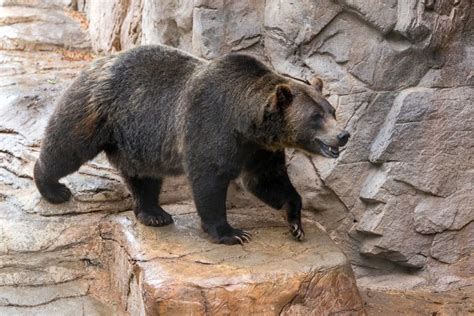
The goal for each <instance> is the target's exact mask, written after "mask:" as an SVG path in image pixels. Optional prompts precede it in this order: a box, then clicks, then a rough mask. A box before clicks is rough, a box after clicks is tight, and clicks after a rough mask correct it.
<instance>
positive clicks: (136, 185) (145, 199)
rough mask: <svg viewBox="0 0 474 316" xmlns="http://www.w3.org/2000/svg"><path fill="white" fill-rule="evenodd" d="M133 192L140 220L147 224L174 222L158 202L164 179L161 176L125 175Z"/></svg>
mask: <svg viewBox="0 0 474 316" xmlns="http://www.w3.org/2000/svg"><path fill="white" fill-rule="evenodd" d="M124 179H125V182H126V183H127V186H128V188H129V190H130V192H131V193H132V196H133V199H134V202H135V208H134V213H135V216H136V217H137V219H138V221H139V222H141V223H142V224H144V225H146V226H166V225H169V224H171V223H173V218H172V217H171V215H170V214H168V213H167V212H166V211H165V210H163V209H162V208H161V207H160V206H159V203H158V196H159V194H160V191H161V185H162V182H163V180H162V179H160V178H139V177H129V176H124Z"/></svg>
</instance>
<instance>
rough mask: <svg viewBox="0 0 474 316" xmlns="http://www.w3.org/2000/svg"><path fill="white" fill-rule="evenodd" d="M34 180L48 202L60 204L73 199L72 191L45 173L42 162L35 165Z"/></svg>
mask: <svg viewBox="0 0 474 316" xmlns="http://www.w3.org/2000/svg"><path fill="white" fill-rule="evenodd" d="M34 179H35V184H36V187H37V188H38V191H39V192H40V193H41V195H42V196H43V197H44V198H45V199H46V200H47V201H48V202H50V203H53V204H59V203H64V202H67V201H69V199H70V198H71V195H72V194H71V191H70V190H69V189H68V188H67V187H66V186H65V185H64V184H62V183H60V182H59V181H58V179H55V178H51V177H49V176H48V175H47V174H46V173H45V172H44V167H42V166H41V162H40V161H37V162H36V164H35V167H34Z"/></svg>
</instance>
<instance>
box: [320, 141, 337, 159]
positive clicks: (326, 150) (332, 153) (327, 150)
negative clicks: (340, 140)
mask: <svg viewBox="0 0 474 316" xmlns="http://www.w3.org/2000/svg"><path fill="white" fill-rule="evenodd" d="M319 143H320V146H319V148H321V153H322V154H323V156H325V157H328V158H337V157H339V147H333V146H329V145H327V144H325V143H324V142H322V141H319Z"/></svg>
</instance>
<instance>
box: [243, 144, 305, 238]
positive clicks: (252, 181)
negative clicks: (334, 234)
mask: <svg viewBox="0 0 474 316" xmlns="http://www.w3.org/2000/svg"><path fill="white" fill-rule="evenodd" d="M242 180H243V183H244V185H245V187H246V189H247V190H248V191H250V192H251V193H252V194H253V195H255V196H256V197H257V198H258V199H260V200H261V201H262V202H264V203H265V204H267V205H269V206H270V207H272V208H274V209H277V210H280V209H284V210H285V213H286V214H285V215H286V219H287V222H288V224H289V228H290V232H291V234H292V235H293V236H294V237H295V238H296V239H297V240H300V241H301V240H303V239H304V230H303V226H302V224H301V207H302V202H301V196H300V195H299V194H298V192H296V189H295V188H294V187H293V184H292V183H291V181H290V178H289V177H288V173H287V172H286V166H285V154H284V152H276V153H274V152H269V151H266V150H261V151H258V152H257V153H256V154H255V155H254V157H253V159H252V160H250V162H249V163H248V164H247V165H246V166H245V168H244V172H242Z"/></svg>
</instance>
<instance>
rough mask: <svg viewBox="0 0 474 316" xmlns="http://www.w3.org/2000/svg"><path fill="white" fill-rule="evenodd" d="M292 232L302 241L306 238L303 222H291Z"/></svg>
mask: <svg viewBox="0 0 474 316" xmlns="http://www.w3.org/2000/svg"><path fill="white" fill-rule="evenodd" d="M290 232H291V234H292V235H293V236H294V237H295V238H296V239H297V240H299V241H302V240H303V239H304V230H303V227H302V226H301V224H297V223H294V224H291V225H290Z"/></svg>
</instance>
